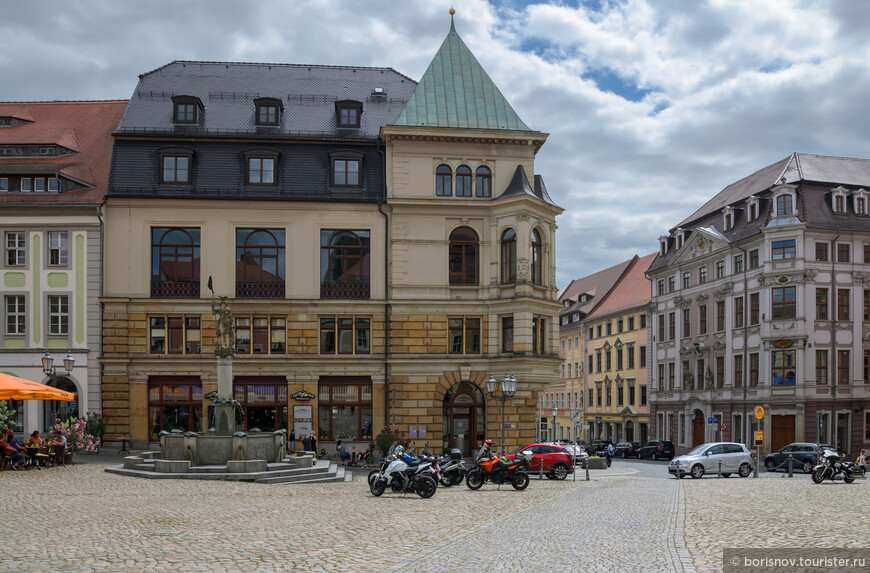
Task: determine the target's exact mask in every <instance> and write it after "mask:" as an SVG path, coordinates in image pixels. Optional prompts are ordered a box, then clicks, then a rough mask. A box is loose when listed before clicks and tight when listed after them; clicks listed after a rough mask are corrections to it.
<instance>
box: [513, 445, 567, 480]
mask: <svg viewBox="0 0 870 573" xmlns="http://www.w3.org/2000/svg"><path fill="white" fill-rule="evenodd" d="M528 450H531V452H532V459H531V461H530V462H529V473H532V474H534V473H536V472H539V471H541V464H544V467H543V471H544V472H545V474H546V476H547V477H548V478H549V479H565V478H566V477H568V474H569V473H571V472H572V471H573V470H574V458H573V457H572V456H571V454H570V453H568V450H566V449H565V448H563V447H561V446H556V445H553V444H530V445H528V446H526V447H524V448H520V449H519V450H517V451H515V452H514V453H512V454H507V456H506V457H507V458H508V459H509V460H513V459H514V458H515V457H516V456H518V455H522V452H525V451H528Z"/></svg>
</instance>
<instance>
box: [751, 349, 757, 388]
mask: <svg viewBox="0 0 870 573" xmlns="http://www.w3.org/2000/svg"><path fill="white" fill-rule="evenodd" d="M749 385H750V386H758V353H757V352H754V353H752V354H750V355H749Z"/></svg>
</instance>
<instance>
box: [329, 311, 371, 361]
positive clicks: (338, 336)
mask: <svg viewBox="0 0 870 573" xmlns="http://www.w3.org/2000/svg"><path fill="white" fill-rule="evenodd" d="M371 336H372V335H371V317H368V316H366V317H359V316H321V317H320V353H321V354H347V355H356V354H361V355H364V354H371V351H372V348H371Z"/></svg>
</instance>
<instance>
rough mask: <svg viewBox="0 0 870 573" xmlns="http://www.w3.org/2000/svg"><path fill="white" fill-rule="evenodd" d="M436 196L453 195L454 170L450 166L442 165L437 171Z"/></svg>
mask: <svg viewBox="0 0 870 573" xmlns="http://www.w3.org/2000/svg"><path fill="white" fill-rule="evenodd" d="M435 194H436V195H438V196H439V197H450V196H451V195H453V170H452V169H450V166H449V165H444V164H441V165H439V166H438V169H436V170H435Z"/></svg>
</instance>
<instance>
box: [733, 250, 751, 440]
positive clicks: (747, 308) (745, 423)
mask: <svg viewBox="0 0 870 573" xmlns="http://www.w3.org/2000/svg"><path fill="white" fill-rule="evenodd" d="M734 246H735V247H737V248H738V249H740V251H741V252H742V253H743V364H742V365H741V368H740V370H741V372H740V377H741V378H743V380H741V381H740V383H741V384H742V385H743V416H741V418H740V425H741V426H742V428H740V433H741V434H743V443H744V444H746V447H747V448H749V447H751V446H750V442H749V412H748V410H747V409H746V393H747V388H746V385H747V384H746V383H747V381H748V380H747V378H746V374H747V370H748V369H749V355H748V352H749V317H750V316H751V315H752V303H751V302H750V298H749V279H747V278H746V268H747V267H748V266H749V253H747V252H746V249H744V248H743V247H741V246H740V245H734Z"/></svg>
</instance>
